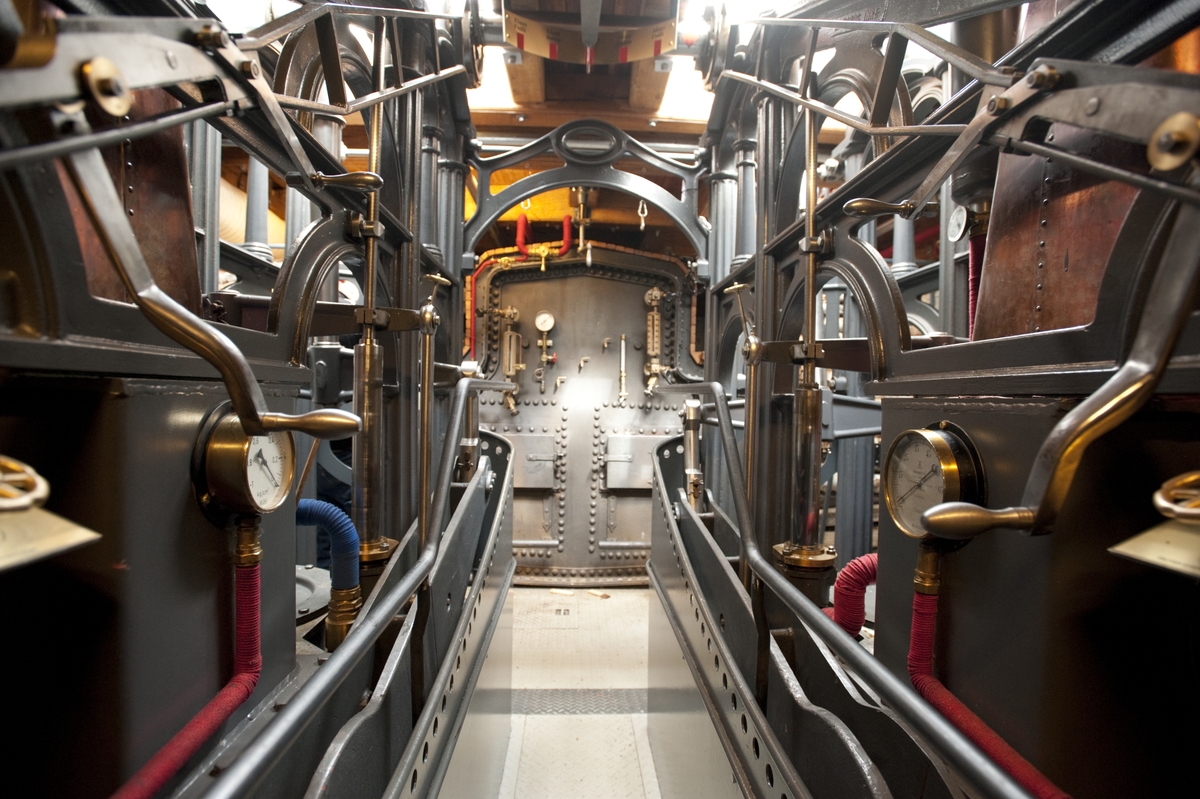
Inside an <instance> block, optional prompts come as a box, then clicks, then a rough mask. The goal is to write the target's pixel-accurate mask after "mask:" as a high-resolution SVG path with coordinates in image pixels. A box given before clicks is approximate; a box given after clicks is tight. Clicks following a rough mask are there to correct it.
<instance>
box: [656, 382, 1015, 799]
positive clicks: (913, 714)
mask: <svg viewBox="0 0 1200 799" xmlns="http://www.w3.org/2000/svg"><path fill="white" fill-rule="evenodd" d="M658 390H659V391H662V392H668V393H673V394H707V395H709V396H711V397H712V399H713V406H714V409H715V410H716V414H717V421H718V427H719V429H720V431H721V446H722V449H723V450H724V453H725V458H724V460H725V468H726V471H727V472H728V477H729V482H730V485H731V486H732V488H733V492H732V493H733V502H734V508H735V510H736V512H737V517H738V526H739V527H740V528H741V530H740V531H739V532H740V537H741V546H742V553H743V555H742V556H743V557H744V558H746V559H747V562H748V563H749V566H750V570H751V571H752V572H753V574H754V576H755V577H756V578H757V580H756V582H761V583H765V584H766V585H767V586H768V587H770V589H771V590H772V591H773V592H774V593H775V595H776V596H777V597H779V599H781V600H782V601H783V603H784V604H785V605H786V606H787V607H788V609H789V610H791V611H792V612H793V613H795V614H796V616H798V617H799V618H800V620H801V621H803V622H804V624H805V625H806V626H807V627H808V628H809V630H810V631H811V632H812V634H813V635H815V636H816V637H817V638H819V639H820V640H821V641H822V642H823V643H824V644H825V645H826V646H828V647H829V648H830V649H831V650H832V651H833V652H834V654H836V655H837V656H838V658H839V659H841V660H842V662H843V664H844V665H845V666H847V667H848V668H849V669H850V670H851V671H853V672H854V673H855V674H856V675H858V677H859V679H861V680H862V681H863V682H864V683H865V684H866V685H867V686H868V687H870V689H871V690H872V691H874V692H875V693H876V694H877V695H878V696H879V697H880V699H881V700H883V701H884V702H885V703H886V704H887V705H888V706H889V707H890V708H891V709H892V710H893V711H895V712H896V714H897V715H898V716H899V717H900V720H901V721H902V722H904V724H905V725H907V726H908V727H910V728H911V729H912V731H913V732H914V733H915V734H916V736H917V737H919V738H920V739H921V741H922V742H923V743H924V744H925V745H926V746H928V747H929V749H930V750H931V751H932V752H933V753H934V754H935V755H937V756H938V757H940V758H941V759H942V760H943V761H945V763H946V764H947V765H948V766H949V767H950V768H951V770H953V771H954V772H955V774H956V775H957V776H958V777H959V778H960V779H962V781H963V782H964V783H965V784H966V785H967V787H968V788H969V789H970V791H971V793H973V794H975V795H978V796H983V797H989V799H1001V798H1002V797H1003V799H1031V797H1030V794H1029V793H1028V792H1026V791H1025V789H1024V788H1022V787H1021V786H1020V785H1019V784H1018V783H1017V782H1016V780H1014V779H1013V778H1012V776H1011V775H1009V774H1008V772H1006V771H1005V770H1004V769H1002V768H1000V767H999V766H998V765H996V763H995V762H994V761H992V760H991V759H990V758H989V757H988V756H987V755H985V754H984V753H983V752H982V751H981V750H980V749H979V747H977V746H976V745H975V744H974V743H972V742H971V741H970V740H969V739H968V738H967V737H966V736H965V735H963V733H962V732H960V731H959V730H958V728H956V727H955V726H954V725H953V724H951V723H950V721H949V720H947V719H946V718H945V717H944V716H943V715H942V714H940V713H938V712H937V711H936V710H934V709H933V707H932V706H930V705H929V703H928V702H926V701H925V700H924V699H922V698H921V697H920V695H918V694H917V692H916V691H915V690H914V689H913V688H912V686H910V685H907V684H906V683H904V682H903V681H902V680H901V679H900V678H899V677H897V676H896V675H895V674H893V673H892V672H891V671H889V670H888V669H887V667H885V666H884V665H883V664H882V663H880V662H879V661H878V660H876V659H875V657H874V656H873V655H871V654H870V653H869V652H867V650H865V649H863V647H862V646H861V645H860V644H859V643H858V642H857V641H855V640H854V639H853V638H851V637H850V636H849V635H847V634H846V632H845V631H844V630H843V629H842V628H841V627H838V626H837V623H836V622H834V621H833V619H831V618H829V617H828V616H826V615H825V613H824V612H823V611H822V610H821V609H820V608H818V607H817V606H816V605H815V604H814V603H813V602H812V600H810V599H809V598H808V597H806V596H804V594H802V593H801V592H800V589H798V588H796V587H795V586H794V585H792V584H791V583H790V582H789V581H788V579H787V578H786V577H784V576H783V575H782V574H780V573H779V571H777V570H776V569H775V567H774V566H772V565H771V563H770V562H769V561H768V560H767V559H766V558H765V557H763V554H762V551H761V550H760V549H759V547H758V542H757V540H755V537H754V531H753V527H752V526H751V525H750V501H749V497H748V496H747V495H746V479H745V476H744V474H743V471H742V464H741V460H740V458H738V457H737V452H738V449H737V440H736V439H735V438H734V433H733V425H732V423H731V422H732V419H731V418H730V415H729V407H728V405H727V404H726V399H725V388H724V386H722V385H721V384H720V383H719V382H715V381H714V382H710V383H701V384H693V385H688V386H659V389H658ZM753 599H754V598H753V596H752V600H753ZM751 604H752V607H753V609H754V616H755V626H756V627H757V628H758V634H759V639H760V640H759V646H758V648H759V660H758V666H757V669H756V671H757V672H763V671H765V667H766V665H767V663H768V661H766V660H765V659H764V656H763V651H764V649H765V648H766V647H769V646H770V630H769V629H766V618H765V614H763V616H762V617H761V618H760V615H759V614H760V613H761V612H762V609H761V608H762V606H761V605H760V603H759V602H757V601H752V603H751ZM764 629H765V630H766V633H765V634H766V636H767V638H766V640H765V641H764V640H762V639H763V635H764ZM764 643H765V645H766V646H765V647H764ZM767 651H768V653H769V649H768V650H767Z"/></svg>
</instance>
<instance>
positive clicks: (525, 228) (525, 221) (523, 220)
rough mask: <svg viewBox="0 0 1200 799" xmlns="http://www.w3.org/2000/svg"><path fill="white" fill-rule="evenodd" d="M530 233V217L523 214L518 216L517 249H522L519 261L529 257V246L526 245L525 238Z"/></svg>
mask: <svg viewBox="0 0 1200 799" xmlns="http://www.w3.org/2000/svg"><path fill="white" fill-rule="evenodd" d="M528 235H529V217H527V216H525V214H521V215H520V216H518V217H517V249H518V250H520V251H521V257H520V258H517V259H516V260H518V261H524V260H525V259H526V258H528V257H529V248H528V247H526V246H525V238H526V237H527V236H528Z"/></svg>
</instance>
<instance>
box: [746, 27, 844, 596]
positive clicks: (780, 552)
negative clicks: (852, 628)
mask: <svg viewBox="0 0 1200 799" xmlns="http://www.w3.org/2000/svg"><path fill="white" fill-rule="evenodd" d="M816 37H817V30H816V29H813V31H812V33H811V36H810V39H809V46H808V54H807V55H806V56H805V65H806V66H805V69H806V74H807V69H808V65H810V64H811V63H812V61H813V56H814V54H815V52H816V40H817V39H816ZM810 85H811V80H810V78H808V77H806V78H805V81H804V86H803V91H804V94H805V96H808V94H809V89H810ZM804 154H805V165H804V169H805V174H804V188H805V209H804V242H803V245H804V246H802V247H801V250H803V252H804V253H805V255H806V267H807V269H806V270H805V276H804V360H803V361H802V362H801V366H800V370H799V373H798V374H797V384H796V389H795V394H794V397H793V406H792V414H793V416H792V422H793V428H794V433H793V435H794V436H795V449H794V450H793V453H794V454H793V464H792V480H793V485H792V502H793V505H792V535H791V539H790V540H789V541H788V542H786V543H783V544H776V545H775V547H774V552H775V557H776V561H777V563H778V564H779V566H780V567H781V568H782V569H783V571H784V572H785V573H787V575H788V577H789V579H792V580H793V581H795V582H797V583H798V585H799V587H800V589H801V590H802V591H804V592H805V593H806V594H807V595H809V596H810V598H812V599H813V600H814V601H823V600H824V596H825V591H826V589H827V588H828V581H829V580H830V579H831V578H832V575H833V567H834V565H835V563H836V560H837V555H836V553H835V552H834V551H833V550H832V548H831V549H828V550H827V549H826V548H825V547H824V545H823V543H822V538H823V537H824V533H825V530H824V529H823V525H822V515H821V513H820V500H821V387H820V386H819V385H818V384H817V358H818V357H819V356H820V348H819V345H818V344H817V253H818V250H819V249H820V242H819V240H818V238H817V213H816V212H817V117H816V113H815V112H814V111H813V110H812V109H811V108H808V109H805V112H804ZM747 481H749V473H747Z"/></svg>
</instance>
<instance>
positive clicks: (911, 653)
mask: <svg viewBox="0 0 1200 799" xmlns="http://www.w3.org/2000/svg"><path fill="white" fill-rule="evenodd" d="M937 603H938V598H937V595H936V594H921V593H916V592H914V593H913V615H912V637H911V639H910V641H909V647H908V675H909V676H910V677H911V678H912V683H913V687H914V688H916V689H917V693H919V694H920V695H921V696H922V697H923V698H924V699H925V701H926V702H928V703H929V704H931V705H933V707H934V709H936V710H937V711H938V712H939V713H941V714H942V715H943V716H945V717H946V719H947V720H948V721H949V722H950V723H951V724H953V725H954V726H955V727H957V728H958V729H959V730H960V731H961V732H962V733H963V735H965V736H967V737H968V738H970V739H971V741H972V742H973V743H974V744H975V745H976V746H978V747H979V748H980V749H981V750H983V753H984V754H986V755H987V756H988V757H990V758H991V759H992V760H994V761H995V763H996V765H997V766H999V767H1000V768H1002V769H1004V770H1005V771H1007V772H1008V773H1009V774H1010V775H1012V778H1013V779H1014V780H1016V781H1017V782H1019V783H1020V784H1021V787H1023V788H1024V789H1025V790H1027V791H1029V792H1030V793H1031V794H1033V795H1034V796H1036V797H1038V799H1070V796H1068V794H1067V793H1066V792H1065V791H1063V790H1062V789H1061V788H1059V787H1058V786H1057V785H1055V784H1054V783H1052V782H1051V781H1050V780H1049V779H1048V778H1047V777H1046V775H1045V774H1043V773H1042V772H1040V771H1038V770H1037V768H1035V767H1034V765H1033V764H1032V763H1030V762H1029V761H1028V760H1026V759H1025V758H1023V757H1021V755H1020V754H1019V753H1018V752H1017V750H1015V749H1013V748H1012V747H1011V746H1009V744H1008V742H1007V741H1005V740H1004V739H1003V738H1001V737H1000V736H999V735H997V734H996V731H995V730H993V729H992V728H991V727H989V726H988V725H987V724H985V723H984V721H983V719H981V718H979V716H976V715H975V714H974V713H972V712H971V710H970V709H969V708H967V706H966V705H964V704H963V703H962V702H960V701H959V700H958V697H956V696H955V695H954V694H952V693H950V691H949V690H947V689H946V686H944V685H942V683H941V681H939V680H938V678H937V677H935V676H933V641H934V637H935V635H936V630H937Z"/></svg>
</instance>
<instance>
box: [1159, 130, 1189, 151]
mask: <svg viewBox="0 0 1200 799" xmlns="http://www.w3.org/2000/svg"><path fill="white" fill-rule="evenodd" d="M1186 143H1187V138H1186V137H1185V136H1184V135H1183V133H1182V132H1180V131H1178V130H1168V131H1164V132H1163V133H1162V134H1160V135H1159V137H1158V140H1157V141H1156V142H1155V145H1156V146H1157V147H1158V149H1159V150H1160V151H1161V152H1164V153H1170V152H1174V151H1175V150H1177V149H1179V147H1180V146H1182V145H1184V144H1186Z"/></svg>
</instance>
